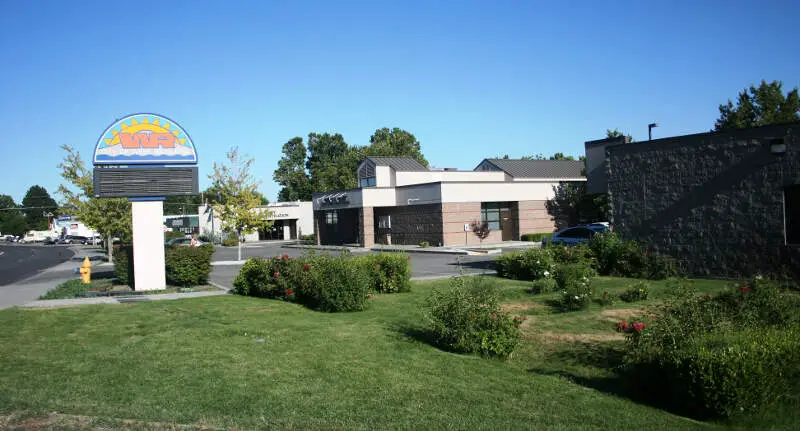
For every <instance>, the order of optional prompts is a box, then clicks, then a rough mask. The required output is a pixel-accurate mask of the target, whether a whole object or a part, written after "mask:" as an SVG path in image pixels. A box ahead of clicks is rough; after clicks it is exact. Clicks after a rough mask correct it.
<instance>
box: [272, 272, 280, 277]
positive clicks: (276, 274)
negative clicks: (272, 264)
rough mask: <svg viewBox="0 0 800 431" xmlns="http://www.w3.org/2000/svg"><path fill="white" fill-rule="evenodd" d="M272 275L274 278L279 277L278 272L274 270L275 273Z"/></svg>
mask: <svg viewBox="0 0 800 431" xmlns="http://www.w3.org/2000/svg"><path fill="white" fill-rule="evenodd" d="M272 276H273V277H275V278H278V277H280V274H278V273H277V272H276V273H274V274H272Z"/></svg>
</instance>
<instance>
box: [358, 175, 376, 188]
mask: <svg viewBox="0 0 800 431" xmlns="http://www.w3.org/2000/svg"><path fill="white" fill-rule="evenodd" d="M358 184H359V186H360V187H375V177H367V178H361V179H360V180H359V182H358Z"/></svg>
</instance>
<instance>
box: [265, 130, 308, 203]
mask: <svg viewBox="0 0 800 431" xmlns="http://www.w3.org/2000/svg"><path fill="white" fill-rule="evenodd" d="M282 151H283V157H281V159H280V160H279V161H278V169H276V170H275V172H274V173H273V174H272V178H273V180H275V182H276V183H278V184H280V185H281V190H280V192H278V200H279V201H310V200H311V179H310V178H309V177H308V173H307V172H306V155H307V152H306V146H305V145H304V144H303V138H301V137H299V136H298V137H295V138H292V139H290V140H289V142H287V143H285V144H283V149H282Z"/></svg>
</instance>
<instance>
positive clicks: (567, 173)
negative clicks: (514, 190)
mask: <svg viewBox="0 0 800 431" xmlns="http://www.w3.org/2000/svg"><path fill="white" fill-rule="evenodd" d="M486 161H488V162H489V163H491V164H493V165H494V166H496V167H497V168H498V169H500V170H501V171H505V173H507V174H508V175H511V176H512V177H514V178H583V177H584V176H585V175H583V174H582V172H581V171H582V170H583V168H584V164H583V161H581V160H519V159H486ZM481 163H483V162H481ZM478 166H480V164H479V165H478Z"/></svg>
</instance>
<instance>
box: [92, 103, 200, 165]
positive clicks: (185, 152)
mask: <svg viewBox="0 0 800 431" xmlns="http://www.w3.org/2000/svg"><path fill="white" fill-rule="evenodd" d="M196 163H197V152H196V151H195V147H194V144H193V143H192V140H191V139H190V138H189V135H187V134H186V132H185V131H184V130H183V129H182V128H181V127H180V126H179V125H177V124H176V123H175V122H174V121H171V120H169V119H167V118H165V117H162V116H159V115H155V114H134V115H129V116H127V117H125V118H123V119H121V120H117V121H116V122H115V123H114V124H112V125H111V126H109V127H108V128H107V129H106V131H105V132H103V135H102V136H101V137H100V139H99V141H98V143H97V146H96V147H95V152H94V164H95V165H100V164H102V165H121V164H196Z"/></svg>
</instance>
